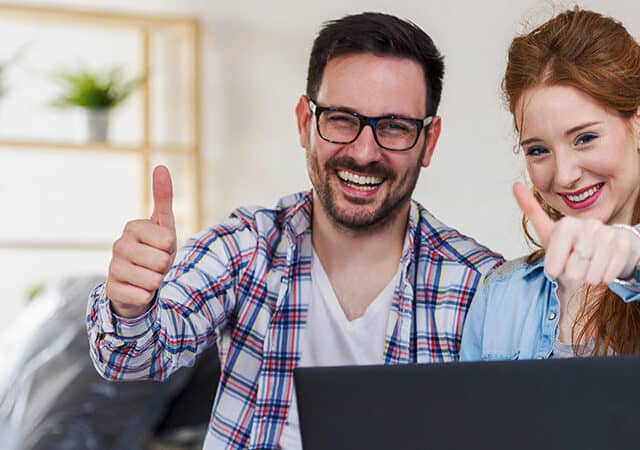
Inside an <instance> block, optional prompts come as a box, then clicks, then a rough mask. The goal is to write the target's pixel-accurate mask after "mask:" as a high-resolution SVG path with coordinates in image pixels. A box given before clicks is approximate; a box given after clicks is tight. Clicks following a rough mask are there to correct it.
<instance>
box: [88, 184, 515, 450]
mask: <svg viewBox="0 0 640 450" xmlns="http://www.w3.org/2000/svg"><path fill="white" fill-rule="evenodd" d="M312 198H313V197H312V194H311V193H310V192H304V193H299V194H295V195H292V196H290V197H286V198H284V199H282V200H281V201H280V203H279V204H278V206H277V208H276V209H260V208H253V209H250V208H242V209H239V210H237V211H236V212H234V213H233V214H232V215H231V217H230V219H229V221H228V222H226V223H225V224H222V225H219V226H216V227H213V228H210V229H208V230H205V231H204V232H202V233H201V234H199V235H198V236H196V237H195V238H194V239H192V240H190V241H189V242H188V243H187V245H186V246H185V247H184V248H183V249H181V250H180V251H179V253H178V255H177V257H176V263H175V264H174V266H173V267H172V268H171V270H170V272H169V273H168V274H167V276H166V278H165V282H164V284H163V286H162V287H161V288H160V290H159V291H158V294H157V296H156V301H155V303H154V305H153V306H152V308H151V309H150V310H149V311H148V312H147V313H146V314H144V315H143V316H141V317H138V318H135V319H123V318H119V317H117V316H115V315H114V314H113V313H112V312H111V310H110V308H109V300H108V298H107V297H106V295H105V290H104V285H103V284H101V285H98V286H97V287H96V288H95V289H94V291H93V292H92V294H91V296H90V299H89V300H90V301H89V309H88V315H87V322H88V332H89V340H90V352H91V357H92V359H93V361H94V364H95V366H96V368H97V369H98V371H99V372H100V373H101V374H102V375H103V376H104V377H105V378H107V379H111V380H132V379H141V378H151V379H156V380H162V379H164V378H166V377H167V376H169V375H170V374H171V373H172V372H173V371H174V370H176V369H178V368H179V367H181V366H183V365H191V364H193V362H194V358H195V357H196V355H197V354H198V353H200V352H201V351H203V350H204V349H205V348H206V347H207V346H209V345H210V344H212V343H213V342H217V343H218V348H219V351H220V360H221V364H222V375H221V379H220V384H219V387H218V392H217V395H216V399H215V403H214V406H213V412H212V417H211V421H210V426H209V431H208V435H207V440H206V443H205V448H206V449H218V448H243V449H244V448H249V449H258V448H260V449H274V448H277V445H278V440H279V438H280V434H281V432H282V429H283V425H284V422H285V420H286V417H287V413H288V408H289V405H290V403H291V399H292V395H293V369H294V368H295V367H296V365H297V363H298V361H299V360H300V348H301V347H300V335H301V330H303V329H304V326H305V322H306V318H307V313H308V295H309V294H310V292H311V259H312V245H311V239H310V236H311V212H312ZM502 261H503V260H502V258H501V257H500V256H499V255H497V254H495V253H492V252H491V251H489V250H488V249H487V248H485V247H482V246H480V245H479V244H477V243H476V242H475V241H474V240H472V239H470V238H468V237H465V236H463V235H461V234H460V233H458V232H457V231H455V230H453V229H451V228H448V227H446V226H445V225H443V224H442V223H440V222H439V221H438V220H437V219H436V218H435V217H433V216H432V215H431V214H430V213H429V212H428V211H427V210H426V209H424V208H423V207H422V206H421V205H419V204H418V203H416V202H415V201H414V202H412V204H411V209H410V217H409V221H408V227H407V235H406V238H405V247H404V252H403V254H402V257H401V261H400V264H401V266H402V275H401V277H400V281H399V285H398V286H396V288H395V291H394V296H393V301H392V306H391V311H390V315H389V322H388V326H387V337H386V343H385V350H384V360H385V364H405V363H413V362H421V363H426V362H444V361H453V360H456V359H457V358H458V351H459V347H460V340H461V333H462V326H463V321H464V318H465V315H466V312H467V309H468V307H469V303H470V301H471V298H472V297H473V295H474V293H475V291H476V289H477V287H478V284H479V283H480V280H481V278H482V276H483V275H484V274H486V273H487V272H488V271H489V270H490V269H492V268H493V267H495V266H497V265H498V264H500V263H501V262H502ZM425 389H429V387H428V386H425Z"/></svg>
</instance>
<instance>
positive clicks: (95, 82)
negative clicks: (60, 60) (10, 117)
mask: <svg viewBox="0 0 640 450" xmlns="http://www.w3.org/2000/svg"><path fill="white" fill-rule="evenodd" d="M54 79H55V81H56V82H57V83H58V84H59V86H60V88H61V90H62V92H61V93H60V95H59V96H58V97H57V98H56V99H55V100H54V101H53V105H54V106H55V107H58V108H83V109H85V110H86V112H87V125H88V129H89V139H90V140H92V141H99V142H104V141H106V140H107V135H108V130H109V113H110V111H111V110H112V109H113V108H115V107H116V106H118V105H120V104H121V103H122V102H123V101H124V100H126V99H127V97H129V95H131V93H132V92H133V91H135V89H136V88H137V87H138V86H139V85H140V84H141V83H142V82H143V80H144V78H143V77H137V78H130V79H125V78H124V76H123V70H122V67H115V68H112V69H110V70H107V71H103V72H101V71H90V70H80V71H77V72H74V71H70V70H63V71H60V72H58V73H57V74H56V75H55V77H54Z"/></svg>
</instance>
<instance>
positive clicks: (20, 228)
mask: <svg viewBox="0 0 640 450" xmlns="http://www.w3.org/2000/svg"><path fill="white" fill-rule="evenodd" d="M579 3H580V5H581V6H583V7H587V8H592V9H595V10H597V11H599V12H603V13H606V14H610V15H612V16H614V17H617V18H619V19H621V20H623V22H624V23H625V25H626V26H627V28H628V29H629V30H630V31H631V33H632V34H635V35H636V36H638V35H640V8H638V7H637V1H636V0H608V1H606V2H605V1H603V0H602V1H597V0H592V1H582V2H579ZM572 5H573V3H570V2H549V1H540V0H517V1H513V0H485V1H483V2H470V1H463V0H448V1H436V0H433V1H420V2H419V1H415V0H396V1H394V2H388V1H387V0H347V1H345V0H325V1H323V2H303V1H298V0H274V1H269V2H261V1H233V2H229V1H216V0H180V1H177V0H176V1H170V0H136V1H135V2H132V1H130V0H74V1H71V0H69V1H62V0H60V1H55V0H40V1H36V0H32V1H28V2H27V1H2V2H1V3H0V208H1V210H0V211H1V216H0V217H1V220H0V283H1V285H2V286H3V295H2V296H1V297H0V306H1V307H2V309H1V311H2V314H0V337H1V338H2V339H4V341H3V342H4V344H5V350H6V351H8V352H11V351H12V350H13V348H12V347H11V345H15V346H18V345H19V344H18V343H17V342H19V341H20V339H26V337H25V333H26V332H27V329H29V328H28V327H29V326H28V325H21V326H17V324H28V323H29V320H26V321H22V322H21V321H20V319H19V317H20V316H19V315H20V313H21V312H25V311H26V310H25V308H28V307H29V306H30V305H31V302H32V301H36V300H37V299H38V298H39V296H42V295H43V293H46V292H47V289H48V288H50V287H51V286H58V287H59V285H57V284H56V283H58V282H59V281H60V280H66V279H68V278H69V277H85V278H84V279H90V278H86V277H96V279H100V277H103V276H105V274H106V270H107V265H108V261H109V256H110V248H111V245H112V242H113V240H114V239H116V238H117V237H118V236H119V235H120V233H121V231H122V228H123V226H124V223H125V222H126V221H127V220H130V219H134V218H140V217H146V216H148V215H149V213H150V205H151V202H150V180H149V177H150V172H151V169H152V167H153V166H154V165H155V164H158V163H163V164H168V165H169V167H170V169H171V171H172V175H173V180H174V185H175V190H176V193H175V194H176V199H175V210H176V214H177V219H178V232H179V238H180V239H182V240H183V239H185V238H186V237H188V236H189V235H191V234H193V233H194V232H195V231H197V230H199V229H201V228H203V227H205V226H207V225H211V224H213V223H216V222H219V221H221V220H223V219H224V218H225V217H227V215H228V214H229V212H230V211H231V210H233V209H234V208H235V207H237V206H239V205H252V204H259V205H265V206H270V205H274V204H275V202H276V201H277V199H278V198H279V197H281V196H283V195H286V194H288V193H291V192H294V191H298V190H302V189H308V188H309V186H310V184H309V181H308V178H307V173H306V169H305V162H304V152H303V151H302V150H301V148H300V147H299V145H298V138H297V132H296V126H295V116H294V107H295V104H296V102H297V100H298V98H299V96H300V94H301V93H303V91H304V86H305V81H306V80H305V78H306V65H307V62H308V54H309V51H310V48H311V44H312V41H313V39H314V37H315V35H316V33H317V31H318V29H319V27H320V26H321V24H322V23H323V22H324V21H326V20H329V19H334V18H338V17H341V16H343V15H345V14H349V13H357V12H362V11H382V12H388V13H392V14H395V15H398V16H400V17H403V18H407V19H410V20H412V21H413V22H415V23H416V24H418V25H420V26H421V27H423V28H424V29H425V30H426V31H427V32H428V33H429V34H430V35H431V36H432V37H433V39H434V41H435V43H436V45H437V46H438V47H439V48H440V50H441V51H442V53H443V54H444V55H445V64H446V74H445V83H444V91H443V96H442V104H441V108H440V115H441V116H442V117H443V130H442V135H441V139H440V142H439V145H438V147H437V149H436V153H435V155H434V158H433V160H432V164H431V166H430V167H429V168H428V169H426V170H424V171H423V173H422V177H421V180H420V181H419V183H418V187H417V189H416V193H415V196H414V197H415V198H416V199H417V200H418V201H420V202H421V203H422V204H424V205H425V206H426V207H427V208H428V209H429V210H431V211H432V212H433V213H434V214H435V215H436V216H438V217H439V218H440V219H441V220H443V221H444V222H445V223H447V224H449V225H451V226H454V227H456V228H458V229H460V230H461V231H462V232H464V233H466V234H469V235H471V236H473V237H475V238H476V239H477V240H478V241H479V242H481V243H483V244H485V245H487V246H489V247H491V248H492V249H494V250H496V251H498V252H501V253H503V254H504V255H505V256H507V257H516V256H518V255H520V254H523V253H525V252H527V251H528V250H527V246H526V244H525V241H524V239H523V237H522V232H521V230H520V226H519V221H520V213H519V211H518V209H517V207H516V205H515V203H514V202H513V200H512V197H511V184H512V182H513V181H515V180H519V179H523V178H524V167H523V164H522V160H521V159H522V156H521V155H519V154H514V148H515V143H516V136H515V134H514V132H513V126H512V121H511V118H510V116H509V114H508V111H507V109H506V107H505V106H504V103H503V99H502V96H501V92H500V82H501V77H502V73H503V70H504V66H505V60H506V51H507V47H508V45H509V42H510V40H511V39H512V38H513V37H514V35H515V34H516V33H519V32H522V31H526V30H528V29H530V25H531V24H538V23H540V22H542V21H544V20H546V19H548V18H549V17H551V16H552V15H553V14H554V13H555V12H558V11H560V10H562V9H565V8H567V7H571V6H572ZM64 286H66V285H64ZM60 289H62V291H64V289H63V288H60ZM60 289H59V290H58V291H57V292H58V294H56V295H62V294H60V292H62V291H61V290H60ZM74 289H76V288H74ZM78 292H80V294H77V293H78ZM74 293H75V294H74V295H76V296H77V297H78V298H80V299H81V300H80V301H82V298H83V295H84V294H85V291H84V290H80V291H77V289H76V290H75V291H74ZM50 298H51V297H50ZM78 311H80V310H78ZM31 314H35V313H31ZM43 317H44V316H43ZM41 320H43V319H41ZM31 323H32V324H33V321H31ZM43 323H46V322H43ZM21 327H23V328H21ZM7 343H9V344H7ZM6 345H9V348H7V347H6ZM1 375H2V373H1V371H0V381H2V377H1ZM7 379H8V378H7ZM0 387H2V386H0ZM1 406H2V405H0V407H1ZM0 412H2V411H1V408H0ZM1 432H2V428H1V424H0V435H1Z"/></svg>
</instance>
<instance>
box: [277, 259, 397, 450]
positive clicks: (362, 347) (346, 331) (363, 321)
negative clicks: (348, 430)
mask: <svg viewBox="0 0 640 450" xmlns="http://www.w3.org/2000/svg"><path fill="white" fill-rule="evenodd" d="M399 273H400V270H398V273H396V275H395V276H394V277H393V279H392V280H391V281H390V282H389V284H388V285H387V286H386V287H385V288H384V289H383V290H382V291H381V292H380V293H379V294H378V296H377V297H376V298H375V299H374V300H373V302H371V304H370V305H369V306H368V307H367V309H366V311H365V312H364V314H363V315H362V316H361V317H358V318H357V319H355V320H351V321H349V320H347V317H346V316H345V314H344V311H343V310H342V307H341V306H340V303H338V298H337V297H336V294H335V292H334V291H333V288H332V286H331V283H330V282H329V277H328V276H327V274H326V272H325V271H324V268H323V267H322V264H321V263H320V260H319V259H318V257H317V255H316V253H315V251H314V252H313V261H312V265H311V291H312V292H311V297H310V303H309V315H308V317H307V324H306V327H305V330H304V331H303V333H302V335H301V339H302V341H301V342H300V346H301V347H300V348H301V352H302V355H301V359H300V364H299V366H300V367H310V366H347V365H371V364H382V363H384V346H385V337H386V331H387V322H388V319H389V312H390V310H391V301H392V299H393V293H394V290H395V288H396V285H397V284H398V277H399ZM294 389H295V387H294ZM279 448H280V449H282V450H300V449H302V442H301V437H300V427H299V423H298V405H297V402H296V397H295V393H294V396H293V400H292V402H291V407H290V408H289V413H288V416H287V421H286V423H285V426H284V430H283V431H282V436H281V437H280V442H279Z"/></svg>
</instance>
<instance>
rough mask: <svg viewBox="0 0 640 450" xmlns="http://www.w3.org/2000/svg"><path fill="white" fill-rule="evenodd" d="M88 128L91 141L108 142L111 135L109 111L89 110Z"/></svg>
mask: <svg viewBox="0 0 640 450" xmlns="http://www.w3.org/2000/svg"><path fill="white" fill-rule="evenodd" d="M87 127H88V130H89V140H90V141H92V142H106V141H107V137H108V135H109V110H108V109H89V110H87Z"/></svg>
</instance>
